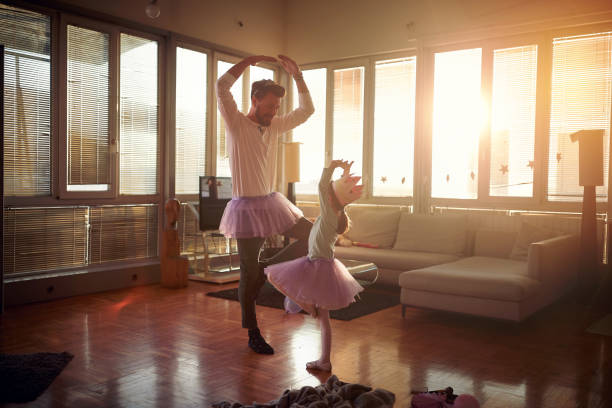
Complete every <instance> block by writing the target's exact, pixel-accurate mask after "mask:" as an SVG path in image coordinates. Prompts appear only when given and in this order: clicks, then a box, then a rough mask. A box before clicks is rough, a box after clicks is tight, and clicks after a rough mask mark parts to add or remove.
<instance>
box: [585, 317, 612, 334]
mask: <svg viewBox="0 0 612 408" xmlns="http://www.w3.org/2000/svg"><path fill="white" fill-rule="evenodd" d="M587 332H588V333H593V334H601V335H603V336H612V313H610V314H608V315H607V316H604V317H603V318H602V319H600V320H598V321H596V322H595V323H593V324H592V325H590V326H589V327H588V328H587Z"/></svg>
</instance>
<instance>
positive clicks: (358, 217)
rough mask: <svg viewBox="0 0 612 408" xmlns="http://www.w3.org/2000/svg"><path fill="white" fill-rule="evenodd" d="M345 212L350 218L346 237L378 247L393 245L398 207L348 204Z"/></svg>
mask: <svg viewBox="0 0 612 408" xmlns="http://www.w3.org/2000/svg"><path fill="white" fill-rule="evenodd" d="M346 213H347V215H348V217H349V218H350V220H351V228H350V229H349V230H348V232H347V233H346V234H344V236H345V237H346V238H348V239H350V240H351V241H355V242H362V243H365V244H370V245H374V246H378V247H380V248H391V247H392V246H393V242H394V241H395V236H396V234H397V222H398V220H399V217H400V207H393V206H359V205H350V206H348V207H347V211H346Z"/></svg>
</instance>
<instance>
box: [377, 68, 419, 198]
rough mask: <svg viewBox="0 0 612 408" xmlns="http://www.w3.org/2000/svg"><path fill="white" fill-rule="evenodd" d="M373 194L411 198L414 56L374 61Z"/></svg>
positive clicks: (414, 90)
mask: <svg viewBox="0 0 612 408" xmlns="http://www.w3.org/2000/svg"><path fill="white" fill-rule="evenodd" d="M374 92H375V97H374V166H373V167H374V172H373V180H372V182H373V194H374V196H382V197H407V196H408V197H410V196H412V179H413V176H412V175H413V171H414V113H415V97H416V57H413V58H406V59H401V60H389V61H377V62H376V70H375V91H374Z"/></svg>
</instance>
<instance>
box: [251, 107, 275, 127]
mask: <svg viewBox="0 0 612 408" xmlns="http://www.w3.org/2000/svg"><path fill="white" fill-rule="evenodd" d="M255 117H256V118H257V122H259V124H260V125H263V126H270V123H272V118H273V116H272V117H266V116H262V115H261V114H260V113H259V108H256V109H255Z"/></svg>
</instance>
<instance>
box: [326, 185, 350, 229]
mask: <svg viewBox="0 0 612 408" xmlns="http://www.w3.org/2000/svg"><path fill="white" fill-rule="evenodd" d="M329 195H330V196H331V202H332V206H333V207H334V208H335V209H336V211H341V213H340V215H339V216H338V228H337V229H336V232H337V233H338V234H340V235H342V234H344V233H345V232H346V231H348V229H349V227H350V224H351V222H350V220H349V217H348V215H346V211H345V207H344V206H343V205H342V204H340V201H338V197H336V193H334V188H333V186H332V183H331V182H330V183H329Z"/></svg>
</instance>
